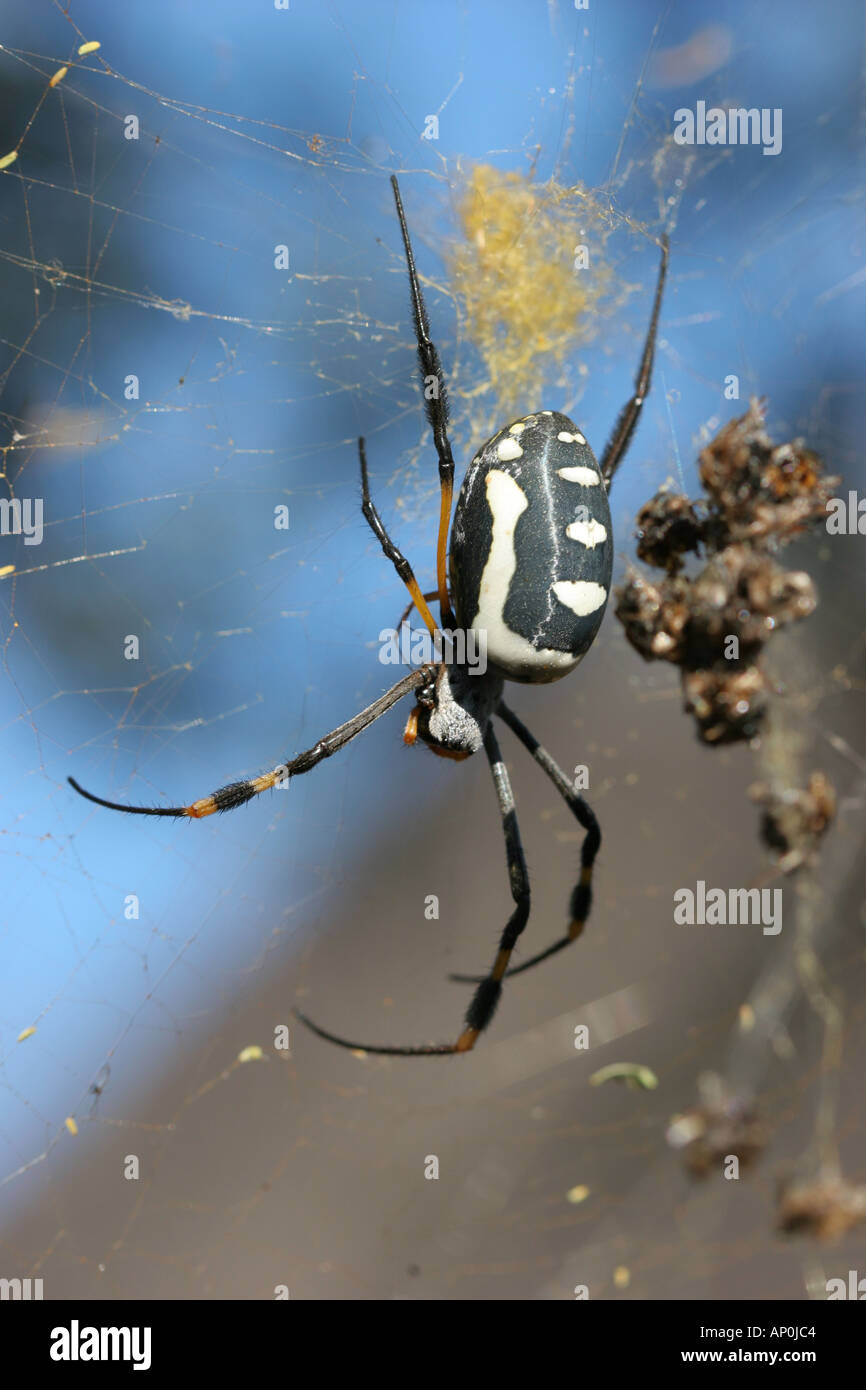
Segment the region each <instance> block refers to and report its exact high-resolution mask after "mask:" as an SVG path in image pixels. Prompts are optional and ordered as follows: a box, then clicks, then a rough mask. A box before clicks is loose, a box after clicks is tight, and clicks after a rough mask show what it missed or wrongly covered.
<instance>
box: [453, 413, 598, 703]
mask: <svg viewBox="0 0 866 1390" xmlns="http://www.w3.org/2000/svg"><path fill="white" fill-rule="evenodd" d="M450 563H451V590H452V595H451V596H452V603H453V605H454V610H455V616H456V618H457V622H458V624H459V625H460V627H462V628H466V629H469V628H471V629H474V630H475V631H476V632H479V633H482V632H483V633H485V634H486V642H487V660H488V662H489V663H490V664H491V665H493V666H495V667H497V668H498V669H499V670H500V671H502V672H503V673H504V675H505V676H507V678H508V679H509V680H515V681H525V682H542V681H555V680H558V679H559V678H560V677H561V676H564V675H567V674H568V672H569V671H572V670H574V667H575V666H576V665H577V663H578V662H579V661H580V659H581V657H583V656H584V655H585V653H586V652H587V651H588V650H589V648H590V646H591V645H592V642H593V640H594V638H595V635H596V633H597V632H598V629H599V626H600V625H601V620H602V618H603V617H604V610H605V605H606V603H607V597H608V593H609V592H610V581H611V573H612V569H613V541H612V536H611V521H610V507H609V504H608V500H607V488H606V487H605V484H604V479H603V478H602V475H601V471H600V469H599V466H598V463H597V462H596V458H595V455H594V453H593V452H592V449H591V448H590V447H589V445H588V444H587V442H586V440H585V439H584V437H583V435H582V434H581V432H580V430H578V428H577V426H576V425H574V424H573V423H572V421H571V420H569V418H568V416H567V415H560V414H558V413H557V412H556V411H552V410H542V411H539V412H538V413H537V414H535V415H527V416H525V417H524V418H523V419H522V420H516V421H515V422H514V423H513V424H511V425H508V426H506V428H505V429H503V430H500V431H499V432H498V433H497V434H495V435H493V436H492V437H491V438H490V439H488V441H487V443H486V444H484V445H483V447H482V448H481V449H479V451H478V453H477V454H476V455H475V457H474V459H473V460H472V462H471V463H470V465H469V468H468V470H467V473H466V477H465V479H464V482H463V487H462V488H461V490H460V497H459V499H458V502H457V509H456V511H455V514H454V524H453V527H452V531H451V561H450Z"/></svg>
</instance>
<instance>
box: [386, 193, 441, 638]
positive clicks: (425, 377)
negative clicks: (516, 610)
mask: <svg viewBox="0 0 866 1390" xmlns="http://www.w3.org/2000/svg"><path fill="white" fill-rule="evenodd" d="M391 187H392V188H393V190H394V202H395V203H396V205H397V217H398V218H399V220H400V231H401V233H402V236H403V247H404V249H405V252H406V266H407V268H408V271H409V290H410V293H411V296H412V321H413V323H414V325H415V338H416V341H417V343H418V366H419V368H420V372H421V387H422V390H423V392H424V408H425V410H426V412H427V419H428V421H429V422H430V428H431V430H432V431H433V443H434V445H435V447H436V454H437V457H438V459H439V537H438V540H437V543H436V580H437V583H438V586H439V617H440V620H441V623H442V626H443V627H453V626H454V621H453V614H452V612H451V601H450V599H449V597H448V577H447V563H446V561H447V553H448V528H449V525H450V522H451V499H452V496H453V492H454V459H453V457H452V454H451V445H450V443H449V441H448V395H447V392H446V390H445V377H444V374H443V372H442V363H441V361H440V360H439V353H438V352H437V350H436V346H435V344H434V343H433V340H432V339H431V337H430V321H429V319H428V317H427V306H426V305H425V303H424V296H423V294H422V293H421V282H420V280H419V279H418V272H417V270H416V269H415V257H414V255H413V253H412V242H411V241H410V239H409V228H408V226H407V225H406V214H405V212H404V211H403V199H402V198H401V197H400V186H399V184H398V183H397V179H396V176H395V175H394V174H392V175H391ZM418 611H419V612H420V611H421V610H420V609H419V610H418ZM422 617H423V614H422Z"/></svg>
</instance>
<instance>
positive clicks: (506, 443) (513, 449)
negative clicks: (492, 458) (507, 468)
mask: <svg viewBox="0 0 866 1390" xmlns="http://www.w3.org/2000/svg"><path fill="white" fill-rule="evenodd" d="M496 457H497V458H498V459H501V461H502V462H503V463H509V462H510V461H511V460H512V459H520V458H523V450H522V449H521V447H520V445H519V444H518V442H517V440H516V439H500V441H499V443H498V444H497V446H496ZM521 495H522V494H521Z"/></svg>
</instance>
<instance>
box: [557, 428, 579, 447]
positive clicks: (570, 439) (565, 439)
mask: <svg viewBox="0 0 866 1390" xmlns="http://www.w3.org/2000/svg"><path fill="white" fill-rule="evenodd" d="M556 437H557V439H561V440H562V443H563V444H585V443H586V440H585V439H584V437H583V435H582V434H569V433H568V430H560V432H559V434H558V435H557V436H556Z"/></svg>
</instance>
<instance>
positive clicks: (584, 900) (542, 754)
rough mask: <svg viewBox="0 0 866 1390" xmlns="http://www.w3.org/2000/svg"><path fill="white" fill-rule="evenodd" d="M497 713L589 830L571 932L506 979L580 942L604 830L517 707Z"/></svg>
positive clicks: (470, 979)
mask: <svg viewBox="0 0 866 1390" xmlns="http://www.w3.org/2000/svg"><path fill="white" fill-rule="evenodd" d="M496 713H497V714H498V715H499V717H500V718H501V719H502V720H503V721H504V722H505V723H506V724H507V725H508V727H509V729H511V730H512V732H513V733H515V734H516V735H517V737H518V738H519V739H520V742H521V743H522V744H523V746H524V748H526V749H527V750H528V751H529V752H530V753H531V754H532V756H533V758H534V759H535V761H536V762H537V763H538V765H539V767H541V768H543V769H544V771H545V772H546V773H547V775H548V777H549V778H550V780H551V782H552V783H553V785H554V786H555V787H556V790H557V791H558V792H559V794H560V796H561V797H562V799H563V800H564V801H565V803H566V805H567V806H568V809H569V810H570V811H571V813H572V815H574V816H575V817H576V819H577V820H578V821H579V823H580V825H581V826H582V827H583V829H584V830H585V831H586V834H585V836H584V839H583V845H582V847H581V852H580V877H579V879H578V880H577V883H576V884H575V887H574V889H573V891H572V894H571V901H570V903H569V916H570V918H571V920H570V923H569V928H568V932H567V934H566V935H565V936H563V937H560V939H559V940H558V941H555V942H554V943H553V945H552V946H548V947H547V949H546V950H544V951H539V953H538V955H536V956H531V957H530V959H529V960H525V961H521V963H520V965H515V966H513V967H512V969H511V970H509V971H507V973H506V978H507V979H511V977H512V975H522V974H523V972H524V970H530V969H531V968H532V966H533V965H538V964H539V962H540V961H543V960H548V959H549V957H550V956H555V955H556V954H557V953H558V952H559V951H562V950H564V949H565V947H566V946H570V945H571V943H572V941H576V940H577V938H578V937H579V936H580V935H581V933H582V931H583V928H584V926H585V925H586V919H587V918H588V916H589V910H590V908H591V906H592V869H593V865H594V863H595V858H596V855H597V854H598V851H599V847H600V845H601V830H600V828H599V824H598V821H597V820H596V818H595V813H594V812H593V811H592V810H591V808H590V807H589V806H588V805H587V803H586V802H585V801H584V799H583V797H582V796H578V794H577V793H576V792H575V791H574V790H573V789H572V787H571V784H570V783H569V780H568V778H567V777H566V775H565V773H564V772H563V771H562V768H561V767H560V766H559V765H558V763H556V762H554V760H553V758H552V757H551V756H550V754H549V753H548V751H547V749H546V748H543V747H542V745H541V744H540V743H539V741H538V739H537V738H536V737H535V735H534V734H533V733H531V732H530V731H529V729H527V727H526V725H525V724H524V723H523V722H522V720H520V719H518V717H517V715H516V714H515V713H514V711H513V710H510V709H509V708H508V706H507V705H506V704H505V703H504V702H502V701H500V703H499V705H498V707H497V710H496ZM448 978H449V979H451V980H457V981H458V982H459V983H461V984H477V983H478V976H477V975H449V977H448Z"/></svg>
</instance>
